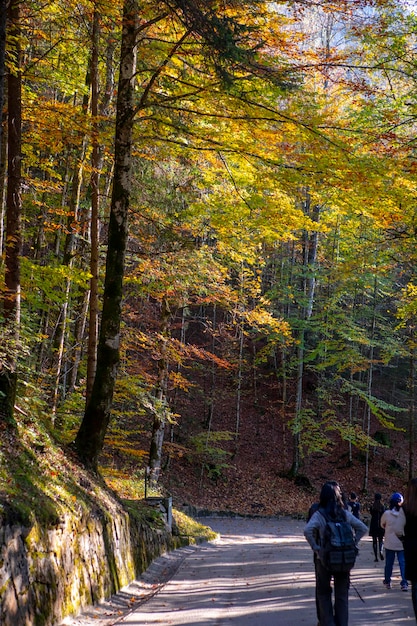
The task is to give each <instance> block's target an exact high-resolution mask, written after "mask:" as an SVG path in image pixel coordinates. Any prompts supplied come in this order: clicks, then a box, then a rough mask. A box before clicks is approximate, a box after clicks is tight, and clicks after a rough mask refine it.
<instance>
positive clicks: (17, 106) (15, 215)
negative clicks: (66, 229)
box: [0, 0, 22, 425]
mask: <svg viewBox="0 0 417 626" xmlns="http://www.w3.org/2000/svg"><path fill="white" fill-rule="evenodd" d="M20 6H21V2H20V0H11V2H10V4H9V13H8V15H9V39H10V42H9V45H10V48H9V55H10V58H9V60H10V68H9V75H8V143H9V146H8V184H7V200H6V222H7V224H6V246H5V289H4V298H3V318H4V319H3V321H2V323H3V325H4V330H5V331H6V333H7V335H6V336H7V337H8V345H9V346H11V347H10V348H9V353H8V355H7V359H8V362H7V363H6V364H5V365H3V366H2V367H1V369H0V422H3V423H4V424H9V425H12V424H13V423H14V404H15V399H16V384H17V372H16V341H17V340H18V337H19V325H20V255H21V213H22V200H21V178H22V177H21V169H22V151H21V148H22V78H21V70H20V68H21V48H20V37H21V33H20Z"/></svg>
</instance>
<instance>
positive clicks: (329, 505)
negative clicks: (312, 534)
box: [320, 481, 346, 518]
mask: <svg viewBox="0 0 417 626" xmlns="http://www.w3.org/2000/svg"><path fill="white" fill-rule="evenodd" d="M320 508H321V509H324V511H325V513H327V515H329V516H330V517H333V518H341V517H346V513H345V509H344V506H343V499H342V492H341V490H340V487H339V485H338V483H337V482H335V481H331V482H327V483H324V485H323V487H322V488H321V491H320Z"/></svg>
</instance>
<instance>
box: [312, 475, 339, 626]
mask: <svg viewBox="0 0 417 626" xmlns="http://www.w3.org/2000/svg"><path fill="white" fill-rule="evenodd" d="M328 484H329V485H335V486H337V487H339V483H338V482H337V481H336V480H329V481H328ZM319 508H320V501H319V500H317V501H316V502H313V503H312V505H311V506H310V508H309V509H308V513H307V522H309V521H310V520H311V518H312V517H313V515H314V513H315V512H316V511H318V510H319ZM313 563H314V575H315V580H316V594H315V600H316V614H317V626H320V605H319V598H318V595H317V554H316V552H313Z"/></svg>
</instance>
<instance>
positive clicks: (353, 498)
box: [347, 491, 361, 519]
mask: <svg viewBox="0 0 417 626" xmlns="http://www.w3.org/2000/svg"><path fill="white" fill-rule="evenodd" d="M347 507H348V509H349V511H350V512H351V513H352V515H354V516H355V517H357V518H358V519H360V511H361V505H360V502H359V500H358V496H357V495H356V493H355V492H354V491H351V492H350V498H349V500H348V502H347Z"/></svg>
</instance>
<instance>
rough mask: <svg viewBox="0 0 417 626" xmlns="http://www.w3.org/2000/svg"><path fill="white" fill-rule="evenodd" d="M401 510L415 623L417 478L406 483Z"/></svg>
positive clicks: (407, 574) (416, 594)
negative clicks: (405, 492) (403, 515)
mask: <svg viewBox="0 0 417 626" xmlns="http://www.w3.org/2000/svg"><path fill="white" fill-rule="evenodd" d="M403 510H404V513H405V527H404V557H405V577H406V579H407V580H409V581H410V582H411V599H412V602H413V609H414V616H415V618H416V622H417V478H412V479H411V480H410V482H409V483H408V487H407V494H406V501H405V504H404V507H403Z"/></svg>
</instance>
